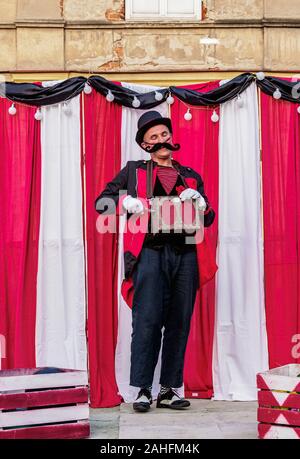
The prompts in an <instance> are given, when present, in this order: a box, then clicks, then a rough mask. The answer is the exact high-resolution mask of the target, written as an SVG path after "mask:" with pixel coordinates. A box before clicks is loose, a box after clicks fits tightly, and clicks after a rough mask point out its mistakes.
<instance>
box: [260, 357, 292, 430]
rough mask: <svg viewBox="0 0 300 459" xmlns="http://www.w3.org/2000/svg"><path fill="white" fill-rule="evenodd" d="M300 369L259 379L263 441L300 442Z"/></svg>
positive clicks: (279, 370) (287, 368)
mask: <svg viewBox="0 0 300 459" xmlns="http://www.w3.org/2000/svg"><path fill="white" fill-rule="evenodd" d="M298 375H300V365H297V364H290V365H284V366H282V367H278V368H273V369H272V370H269V371H266V372H264V373H259V374H258V375H257V387H258V389H260V390H259V391H258V404H259V406H258V410H257V420H258V422H259V424H258V436H259V438H268V439H270V438H295V439H298V438H300V376H299V377H298Z"/></svg>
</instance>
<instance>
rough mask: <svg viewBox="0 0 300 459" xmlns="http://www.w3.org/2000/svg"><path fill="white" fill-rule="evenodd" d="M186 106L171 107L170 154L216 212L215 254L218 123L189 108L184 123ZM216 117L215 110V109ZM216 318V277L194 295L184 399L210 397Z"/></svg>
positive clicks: (211, 232) (211, 85)
mask: <svg viewBox="0 0 300 459" xmlns="http://www.w3.org/2000/svg"><path fill="white" fill-rule="evenodd" d="M218 86H219V81H212V82H208V83H203V84H197V85H189V86H184V88H187V89H193V90H196V91H199V92H208V91H211V90H212V89H215V88H217V87H218ZM187 108H188V106H186V105H185V104H184V103H182V102H180V101H179V100H178V99H175V102H174V104H173V105H172V106H171V117H172V123H173V133H174V134H173V138H174V141H175V142H178V143H180V145H181V149H180V150H179V152H176V153H174V154H173V157H174V158H175V159H178V161H180V162H181V164H183V165H186V166H190V167H192V168H193V169H195V170H196V171H197V172H198V173H199V174H200V175H201V177H202V179H203V181H204V189H205V193H206V195H207V196H208V199H209V201H210V204H211V206H212V207H213V209H214V210H215V212H216V217H215V221H214V223H213V224H212V226H210V227H208V228H206V229H205V233H206V234H205V237H206V238H207V240H208V242H209V243H210V245H211V248H212V250H213V253H214V254H216V247H217V237H218V195H219V157H218V140H219V123H213V122H212V120H211V115H212V113H213V109H211V108H207V107H198V108H197V107H190V111H191V114H192V119H191V120H190V121H186V120H185V119H184V114H185V113H186V111H187ZM216 111H217V113H218V108H217V109H216ZM214 318H215V277H214V278H213V279H212V280H211V281H210V282H209V283H208V284H206V285H205V286H204V287H203V288H202V289H201V291H200V292H198V293H197V297H196V301H195V309H194V314H193V317H192V322H191V329H190V335H189V340H188V344H187V350H186V355H185V364H184V386H185V395H186V396H187V397H195V398H210V397H211V396H212V394H213V381H212V352H213V337H214Z"/></svg>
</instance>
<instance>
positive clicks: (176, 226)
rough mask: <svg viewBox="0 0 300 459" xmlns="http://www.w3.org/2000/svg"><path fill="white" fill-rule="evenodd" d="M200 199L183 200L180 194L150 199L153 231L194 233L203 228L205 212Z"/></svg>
mask: <svg viewBox="0 0 300 459" xmlns="http://www.w3.org/2000/svg"><path fill="white" fill-rule="evenodd" d="M199 201H200V199H188V200H186V201H181V199H180V198H179V197H178V196H156V197H154V198H151V199H150V200H149V210H150V212H151V233H153V234H155V233H158V232H166V233H168V232H170V231H172V232H173V231H174V232H176V233H181V232H184V233H190V234H191V233H194V232H195V231H196V230H199V229H203V226H204V213H203V210H202V209H201V208H200V207H199Z"/></svg>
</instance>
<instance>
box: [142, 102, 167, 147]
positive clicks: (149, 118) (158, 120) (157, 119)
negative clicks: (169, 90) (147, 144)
mask: <svg viewBox="0 0 300 459" xmlns="http://www.w3.org/2000/svg"><path fill="white" fill-rule="evenodd" d="M157 124H164V125H165V126H167V127H168V128H169V131H170V132H171V133H172V124H171V120H170V118H164V117H163V116H161V114H160V113H159V112H157V111H155V110H151V111H150V112H145V113H144V114H143V115H142V116H141V117H140V118H139V120H138V131H137V133H136V136H135V140H136V142H137V143H138V144H139V145H141V143H142V142H143V139H144V135H145V133H146V132H147V131H148V129H150V128H151V127H153V126H156V125H157Z"/></svg>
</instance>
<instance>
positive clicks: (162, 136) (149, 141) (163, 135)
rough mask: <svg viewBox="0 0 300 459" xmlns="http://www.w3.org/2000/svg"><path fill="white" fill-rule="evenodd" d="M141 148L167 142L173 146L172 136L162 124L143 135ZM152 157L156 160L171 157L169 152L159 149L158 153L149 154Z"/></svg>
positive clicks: (165, 149)
mask: <svg viewBox="0 0 300 459" xmlns="http://www.w3.org/2000/svg"><path fill="white" fill-rule="evenodd" d="M143 140H144V141H143V143H142V147H144V148H145V147H148V146H149V145H155V144H156V143H159V142H160V143H163V142H168V143H171V144H173V142H172V134H171V132H170V131H169V129H168V127H167V126H165V125H164V124H158V125H156V126H153V127H151V128H150V129H148V131H147V132H146V133H145V135H144V139H143ZM151 156H152V157H157V158H168V157H169V156H171V151H170V150H168V149H167V148H160V149H159V150H158V151H156V152H154V153H151Z"/></svg>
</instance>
